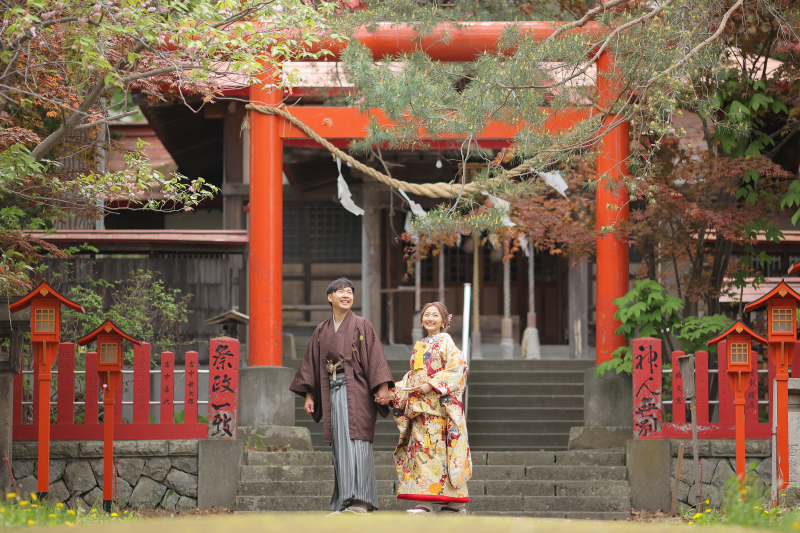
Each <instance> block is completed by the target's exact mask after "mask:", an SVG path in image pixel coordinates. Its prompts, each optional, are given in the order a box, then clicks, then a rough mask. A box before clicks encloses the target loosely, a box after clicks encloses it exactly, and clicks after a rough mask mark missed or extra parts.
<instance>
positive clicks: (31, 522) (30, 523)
mask: <svg viewBox="0 0 800 533" xmlns="http://www.w3.org/2000/svg"><path fill="white" fill-rule="evenodd" d="M35 523H36V522H34V521H33V520H28V525H29V526H32V525H33V524H35Z"/></svg>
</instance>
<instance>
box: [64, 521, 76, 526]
mask: <svg viewBox="0 0 800 533" xmlns="http://www.w3.org/2000/svg"><path fill="white" fill-rule="evenodd" d="M64 525H67V526H69V527H75V524H73V523H72V522H64Z"/></svg>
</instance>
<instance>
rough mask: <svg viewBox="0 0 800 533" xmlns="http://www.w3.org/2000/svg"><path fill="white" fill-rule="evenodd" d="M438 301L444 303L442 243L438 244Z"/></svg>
mask: <svg viewBox="0 0 800 533" xmlns="http://www.w3.org/2000/svg"><path fill="white" fill-rule="evenodd" d="M439 301H440V302H442V303H444V245H440V246H439Z"/></svg>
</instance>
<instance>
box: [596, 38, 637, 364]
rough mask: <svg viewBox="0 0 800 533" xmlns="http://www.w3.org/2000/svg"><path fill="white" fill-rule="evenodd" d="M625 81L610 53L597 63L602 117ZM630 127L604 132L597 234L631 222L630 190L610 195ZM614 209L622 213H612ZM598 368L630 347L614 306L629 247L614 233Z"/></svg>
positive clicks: (602, 272) (607, 259)
mask: <svg viewBox="0 0 800 533" xmlns="http://www.w3.org/2000/svg"><path fill="white" fill-rule="evenodd" d="M622 83H623V82H622V79H621V78H620V77H619V76H618V75H617V73H616V69H615V68H614V58H613V57H612V56H611V54H609V53H608V52H604V53H602V54H600V57H599V58H598V60H597V92H598V101H597V105H598V107H600V111H601V112H605V111H604V110H605V109H607V108H608V107H610V106H611V105H612V104H613V103H614V102H616V101H617V98H618V96H619V94H620V91H621V90H622V87H621V85H622ZM618 120H619V117H618V116H617V115H609V116H608V117H607V118H606V119H605V124H613V123H614V122H617V121H618ZM628 130H629V127H628V122H622V123H620V124H618V125H617V126H615V127H613V128H612V129H610V130H608V131H606V132H605V135H604V136H603V138H602V140H601V141H600V145H599V146H598V153H597V180H598V183H597V192H596V199H597V200H596V203H597V205H596V209H597V229H598V230H599V229H600V228H602V227H604V226H615V225H616V224H618V223H619V222H621V221H623V220H628V212H629V209H628V194H627V191H626V190H625V187H620V186H618V187H616V189H614V190H608V189H607V187H608V184H609V182H616V181H618V180H619V179H620V178H622V177H624V176H625V175H627V174H628V164H627V160H628V156H629V147H628V144H629V142H630V141H629V131H628ZM609 204H612V205H616V206H617V207H618V208H619V210H613V209H609V207H608V206H609ZM596 284H597V321H596V323H597V355H596V360H597V364H598V365H599V364H600V363H603V362H605V361H609V360H611V354H613V353H614V350H616V349H617V348H619V347H620V346H624V345H625V337H623V336H622V335H619V336H617V335H614V332H615V331H616V330H617V328H618V327H619V326H620V325H621V322H620V321H619V320H617V319H615V318H614V313H616V312H617V306H616V305H614V304H613V303H612V302H613V301H614V300H615V299H617V298H620V297H622V296H624V295H625V294H626V293H627V292H628V289H629V280H628V243H627V242H622V241H621V240H619V239H618V238H617V237H616V236H615V235H613V234H611V233H609V234H607V235H604V236H600V237H598V238H597V276H596Z"/></svg>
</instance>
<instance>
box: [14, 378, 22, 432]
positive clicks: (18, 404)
mask: <svg viewBox="0 0 800 533" xmlns="http://www.w3.org/2000/svg"><path fill="white" fill-rule="evenodd" d="M23 377H24V376H23V375H22V374H14V414H13V419H14V422H13V423H14V424H22V390H23V388H22V379H23Z"/></svg>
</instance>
